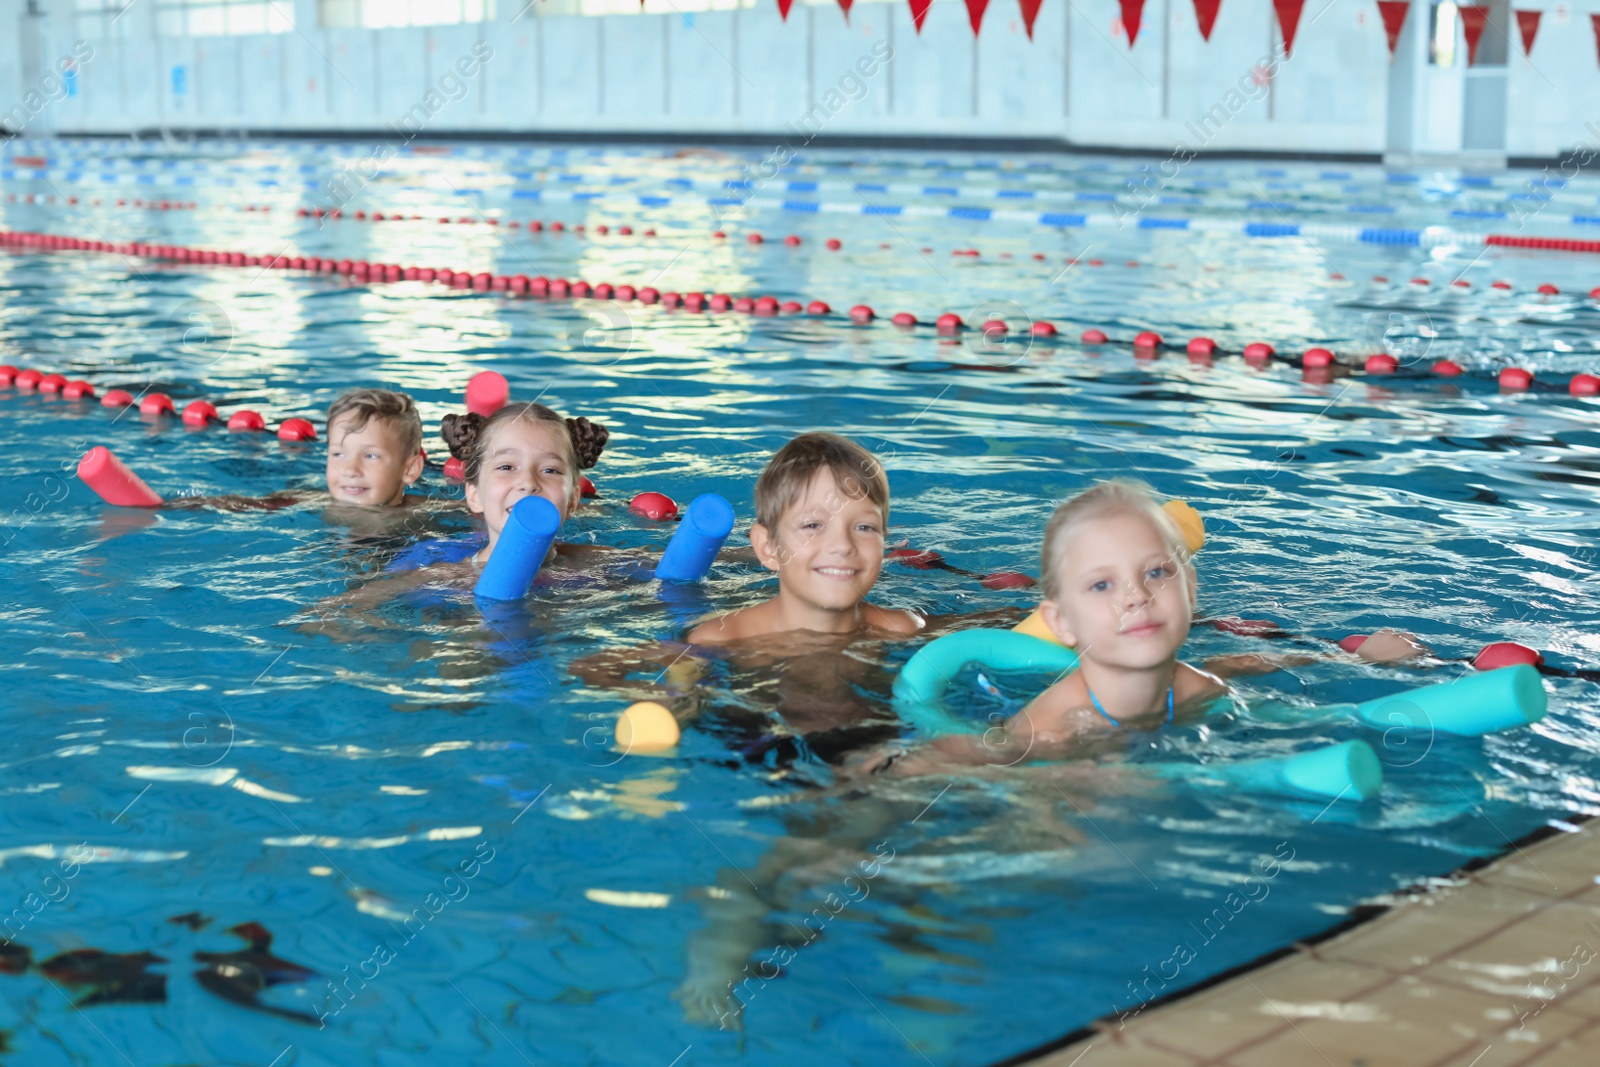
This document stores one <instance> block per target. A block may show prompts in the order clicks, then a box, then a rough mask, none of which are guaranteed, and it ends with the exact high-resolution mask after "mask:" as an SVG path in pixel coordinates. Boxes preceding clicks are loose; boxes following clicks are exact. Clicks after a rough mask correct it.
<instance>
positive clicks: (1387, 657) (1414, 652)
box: [1356, 629, 1433, 663]
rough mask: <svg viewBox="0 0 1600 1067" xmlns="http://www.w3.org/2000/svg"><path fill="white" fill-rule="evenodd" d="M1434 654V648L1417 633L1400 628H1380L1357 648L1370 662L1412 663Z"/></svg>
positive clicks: (1357, 651) (1358, 654) (1358, 653)
mask: <svg viewBox="0 0 1600 1067" xmlns="http://www.w3.org/2000/svg"><path fill="white" fill-rule="evenodd" d="M1432 654H1433V649H1431V648H1429V647H1428V646H1427V645H1425V644H1423V643H1422V642H1421V641H1419V640H1417V636H1416V635H1415V634H1408V633H1404V632H1402V631H1400V630H1389V629H1384V630H1379V631H1377V632H1376V633H1374V634H1372V636H1370V637H1368V638H1367V639H1366V640H1365V641H1363V642H1361V645H1360V647H1358V648H1357V649H1356V655H1357V656H1359V657H1361V658H1362V659H1364V660H1366V661H1367V662H1368V663H1411V662H1414V661H1416V660H1419V659H1424V658H1426V657H1427V656H1430V655H1432Z"/></svg>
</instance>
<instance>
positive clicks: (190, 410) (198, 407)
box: [183, 400, 217, 426]
mask: <svg viewBox="0 0 1600 1067" xmlns="http://www.w3.org/2000/svg"><path fill="white" fill-rule="evenodd" d="M216 417H217V409H216V408H215V407H213V406H212V405H211V404H209V403H208V402H206V401H204V400H195V401H191V402H190V403H188V404H185V405H184V407H183V424H184V425H185V426H205V425H207V424H209V423H210V422H211V421H212V420H213V419H215V418H216Z"/></svg>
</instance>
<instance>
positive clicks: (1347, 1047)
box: [1229, 977, 1506, 1067]
mask: <svg viewBox="0 0 1600 1067" xmlns="http://www.w3.org/2000/svg"><path fill="white" fill-rule="evenodd" d="M1497 1009H1498V1011H1497ZM1505 1009H1506V1002H1505V999H1504V998H1503V997H1490V996H1486V995H1484V994H1481V993H1474V992H1472V991H1470V990H1466V989H1461V988H1459V987H1454V986H1440V985H1436V984H1434V983H1432V982H1426V981H1423V980H1422V979H1419V978H1410V977H1406V978H1401V979H1399V980H1398V981H1397V982H1396V983H1395V984H1394V985H1393V986H1391V987H1388V988H1386V989H1384V990H1383V991H1381V995H1375V996H1373V997H1370V998H1365V999H1362V1000H1360V1001H1356V1002H1352V1003H1350V1004H1348V1005H1345V1006H1344V1010H1343V1012H1342V1013H1341V1014H1338V1015H1334V1016H1332V1017H1324V1018H1310V1019H1294V1020H1289V1021H1290V1022H1292V1025H1291V1026H1290V1027H1289V1028H1288V1029H1287V1030H1285V1031H1283V1032H1281V1033H1279V1034H1278V1035H1277V1036H1276V1037H1274V1038H1273V1039H1272V1040H1270V1041H1267V1042H1264V1043H1262V1044H1260V1045H1257V1046H1255V1047H1254V1048H1250V1049H1247V1050H1245V1051H1243V1052H1236V1053H1234V1054H1233V1055H1231V1056H1230V1057H1229V1062H1230V1063H1232V1064H1233V1065H1234V1067H1284V1065H1285V1064H1298V1063H1319V1062H1322V1061H1323V1060H1324V1059H1326V1060H1327V1061H1328V1062H1330V1063H1332V1064H1334V1065H1335V1067H1356V1065H1359V1064H1367V1065H1370V1067H1378V1065H1387V1064H1395V1065H1401V1064H1404V1065H1417V1067H1422V1065H1427V1064H1433V1063H1437V1062H1439V1061H1440V1060H1443V1059H1445V1057H1447V1056H1451V1055H1455V1054H1459V1053H1461V1052H1464V1051H1467V1050H1468V1048H1469V1047H1470V1046H1473V1045H1476V1046H1477V1047H1476V1048H1473V1049H1472V1051H1473V1052H1474V1053H1476V1052H1481V1051H1482V1050H1483V1048H1484V1047H1485V1046H1487V1045H1490V1044H1491V1043H1492V1042H1493V1041H1494V1040H1495V1039H1496V1038H1497V1037H1498V1036H1499V1035H1500V1033H1501V1032H1502V1031H1503V1030H1504V1028H1505V1026H1506V1019H1505V1018H1504V1016H1505V1014H1506V1011H1505ZM1495 1014H1498V1015H1499V1016H1500V1017H1499V1018H1495V1017H1494V1015H1495Z"/></svg>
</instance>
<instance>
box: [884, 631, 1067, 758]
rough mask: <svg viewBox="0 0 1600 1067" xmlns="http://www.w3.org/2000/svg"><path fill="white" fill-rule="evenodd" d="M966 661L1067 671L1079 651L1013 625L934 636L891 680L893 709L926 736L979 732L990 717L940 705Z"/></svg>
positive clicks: (987, 725)
mask: <svg viewBox="0 0 1600 1067" xmlns="http://www.w3.org/2000/svg"><path fill="white" fill-rule="evenodd" d="M969 663H978V664H982V665H983V666H984V667H985V668H987V669H989V670H992V671H1034V672H1037V673H1041V674H1043V673H1050V674H1065V673H1067V672H1068V671H1071V670H1075V669H1077V666H1078V654H1077V653H1076V652H1074V651H1073V650H1072V649H1070V648H1067V647H1066V646H1064V645H1058V644H1056V643H1055V642H1053V641H1044V640H1041V639H1040V638H1037V637H1034V636H1032V635H1030V634H1022V633H1017V632H1016V631H1015V630H961V631H959V632H957V633H953V634H945V635H944V636H943V637H938V638H935V639H934V640H932V641H929V642H928V643H927V644H926V645H923V646H922V647H921V648H920V649H918V650H917V654H916V655H914V656H912V657H911V659H909V660H908V661H906V665H905V666H904V667H902V668H900V673H899V675H898V676H896V678H895V680H894V696H895V710H896V711H897V712H898V713H899V715H900V717H901V718H902V719H904V720H905V721H907V722H909V723H911V724H912V725H914V726H916V728H917V729H918V731H920V732H922V733H924V734H927V735H929V736H938V735H940V734H947V733H966V734H970V733H982V732H983V731H984V730H987V729H989V728H990V727H991V726H992V725H994V724H993V723H988V722H980V721H976V720H969V719H959V718H956V717H955V716H953V715H951V714H950V713H949V712H948V711H947V710H945V706H944V695H945V690H947V689H948V688H949V687H950V681H951V679H953V678H954V677H955V676H956V675H957V674H959V673H961V669H962V668H963V667H965V666H966V665H967V664H969Z"/></svg>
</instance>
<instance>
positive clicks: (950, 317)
mask: <svg viewBox="0 0 1600 1067" xmlns="http://www.w3.org/2000/svg"><path fill="white" fill-rule="evenodd" d="M933 327H934V329H936V330H938V331H939V332H940V333H946V334H948V333H960V332H961V329H962V322H961V316H960V315H957V314H956V313H955V312H953V311H946V312H945V313H944V314H943V315H940V316H939V317H938V318H937V319H934V320H933Z"/></svg>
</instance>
